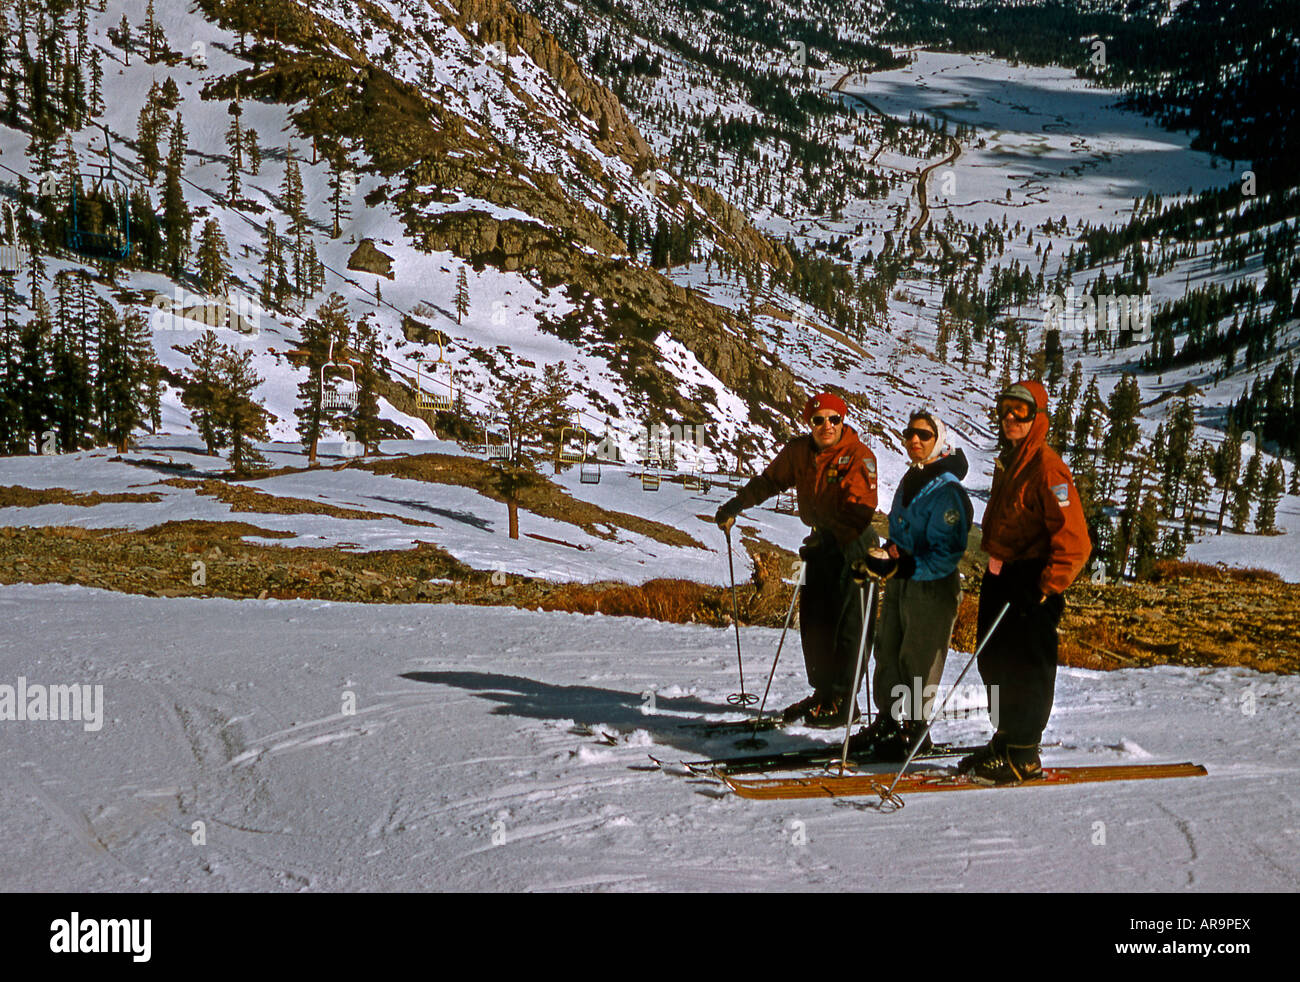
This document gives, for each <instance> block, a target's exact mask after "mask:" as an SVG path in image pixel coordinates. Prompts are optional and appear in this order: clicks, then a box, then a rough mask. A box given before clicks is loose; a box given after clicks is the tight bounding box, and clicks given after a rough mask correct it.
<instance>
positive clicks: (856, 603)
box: [799, 533, 866, 694]
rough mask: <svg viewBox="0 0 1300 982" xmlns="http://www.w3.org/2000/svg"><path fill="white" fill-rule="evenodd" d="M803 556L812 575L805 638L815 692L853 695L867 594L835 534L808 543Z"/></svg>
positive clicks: (803, 617)
mask: <svg viewBox="0 0 1300 982" xmlns="http://www.w3.org/2000/svg"><path fill="white" fill-rule="evenodd" d="M799 555H800V557H801V558H802V559H803V561H804V573H805V577H806V579H805V580H804V586H803V590H802V591H801V593H800V597H799V637H800V639H801V640H802V641H803V663H804V668H805V669H807V672H808V684H809V685H811V686H812V687H813V691H814V692H823V693H828V694H829V693H837V694H842V693H847V692H848V691H849V689H850V688H851V687H852V684H853V669H854V667H855V665H856V664H857V658H858V643H859V641H860V640H861V638H862V593H861V590H860V589H859V588H858V585H857V584H856V583H854V582H853V577H852V576H851V575H850V574H849V569H848V564H847V563H846V562H845V561H844V554H843V553H842V552H840V548H839V545H838V544H836V542H835V538H834V536H832V535H830V534H829V533H824V534H823V535H822V537H821V541H820V542H816V543H815V544H812V545H805V546H804V547H803V548H802V549H800V550H799ZM863 657H864V658H865V657H866V653H865V652H864V653H863ZM865 675H866V666H864V667H863V676H864V677H865ZM859 684H861V683H859Z"/></svg>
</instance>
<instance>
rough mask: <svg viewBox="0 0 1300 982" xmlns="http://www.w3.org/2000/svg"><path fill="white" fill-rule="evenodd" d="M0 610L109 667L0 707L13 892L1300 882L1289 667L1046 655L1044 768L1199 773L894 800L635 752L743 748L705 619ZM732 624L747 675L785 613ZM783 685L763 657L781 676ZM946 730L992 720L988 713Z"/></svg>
mask: <svg viewBox="0 0 1300 982" xmlns="http://www.w3.org/2000/svg"><path fill="white" fill-rule="evenodd" d="M0 606H3V608H4V609H5V611H6V612H7V613H8V616H7V618H6V620H7V621H8V622H9V623H10V624H11V625H12V629H11V630H9V631H7V632H6V634H5V637H4V639H3V640H2V641H0V684H6V685H17V683H18V677H19V676H23V677H25V678H26V680H27V682H28V683H29V684H42V685H50V684H72V683H78V684H85V685H92V686H93V685H102V686H103V690H102V698H103V703H102V707H103V717H102V726H101V727H100V728H98V729H97V730H94V731H88V730H87V729H86V727H85V725H84V724H83V723H78V722H75V721H69V722H50V721H45V722H5V723H3V724H0V725H3V727H4V728H5V739H4V741H3V743H0V789H3V793H0V822H2V823H3V825H4V827H5V829H6V830H7V831H6V835H5V836H4V839H3V843H2V844H0V882H3V883H4V884H5V885H6V887H7V888H8V889H11V890H69V891H86V890H125V891H137V890H185V891H191V890H213V891H238V890H269V891H336V890H398V891H405V890H475V891H479V890H506V891H553V890H568V891H574V890H592V891H627V890H642V891H660V890H685V891H697V890H732V891H736V890H746V891H748V890H772V891H788V890H814V891H844V890H854V891H857V890H872V891H879V890H884V891H895V890H924V891H960V890H970V891H983V892H1004V891H1010V892H1014V891H1040V890H1041V891H1098V892H1107V893H1109V892H1117V891H1118V892H1123V891H1141V892H1145V891H1160V892H1178V891H1187V890H1191V891H1230V892H1236V891H1248V892H1256V891H1288V892H1289V891H1293V890H1295V889H1296V888H1297V886H1300V881H1298V880H1297V872H1296V871H1297V869H1300V841H1298V840H1297V833H1296V828H1295V820H1294V816H1295V812H1296V808H1297V806H1298V805H1300V801H1297V798H1296V787H1297V765H1296V763H1295V759H1294V758H1295V755H1294V752H1293V749H1294V747H1295V744H1296V741H1297V738H1298V737H1300V733H1297V730H1296V726H1297V723H1296V721H1297V719H1300V717H1298V716H1297V714H1296V712H1295V702H1296V697H1297V692H1296V680H1295V679H1294V678H1293V677H1278V676H1264V675H1256V674H1254V673H1250V672H1245V671H1239V670H1198V669H1180V668H1159V669H1151V670H1133V671H1121V672H1110V673H1104V674H1097V673H1091V672H1086V671H1080V670H1072V669H1062V670H1061V673H1060V677H1059V680H1058V683H1057V700H1056V709H1055V712H1054V714H1053V717H1052V722H1051V724H1050V725H1049V727H1048V730H1047V733H1046V734H1045V737H1044V739H1045V741H1047V742H1048V743H1050V744H1054V745H1052V746H1049V747H1047V748H1046V749H1045V752H1044V761H1045V763H1049V764H1053V763H1054V764H1113V763H1125V762H1154V761H1167V762H1176V761H1183V760H1193V761H1197V762H1199V763H1203V764H1204V765H1205V766H1206V767H1207V769H1208V770H1209V776H1208V777H1201V778H1192V779H1183V780H1168V781H1152V782H1133V783H1123V784H1106V785H1091V786H1080V787H1073V788H1069V787H1067V788H1039V789H1022V790H995V791H986V792H975V793H967V794H960V795H923V796H916V797H914V798H912V799H909V800H908V802H907V807H906V808H905V809H904V810H902V811H900V812H896V813H894V814H889V815H886V814H879V813H877V812H874V811H871V810H866V809H864V808H863V807H862V805H863V803H864V801H862V800H857V799H848V800H842V801H840V802H837V803H832V802H829V801H796V802H761V801H745V800H742V799H739V798H737V797H735V796H734V795H731V794H730V793H728V792H726V791H725V789H723V788H722V786H721V785H720V784H719V783H718V782H716V781H713V780H709V779H689V778H685V777H680V776H676V777H675V776H670V775H668V774H664V773H660V772H657V771H653V770H646V769H645V767H646V765H648V764H649V763H650V762H649V760H648V758H647V754H648V753H653V754H655V755H656V756H659V757H665V758H668V759H669V760H676V759H680V758H687V759H689V758H695V757H700V756H709V755H713V754H715V753H731V752H734V751H733V748H732V746H731V740H730V739H726V738H724V739H714V740H705V739H701V738H699V737H698V735H692V734H691V733H690V732H689V731H684V730H682V729H681V728H680V727H679V726H678V724H679V723H680V722H681V721H682V720H683V719H686V718H691V717H696V716H699V715H708V716H711V717H715V718H721V717H724V716H727V715H729V714H730V713H729V710H730V707H728V706H727V703H726V694H727V693H728V692H730V691H732V690H733V688H734V687H735V651H734V648H732V647H731V645H732V640H731V637H730V634H729V633H728V632H727V631H725V630H716V629H707V628H695V627H675V626H669V625H662V624H657V623H654V622H650V621H628V620H624V619H619V620H610V619H607V618H602V617H599V616H580V615H570V614H535V613H529V612H526V611H513V610H495V609H487V608H479V607H475V608H460V607H453V606H437V607H427V606H418V605H412V606H404V607H399V608H392V609H385V608H383V607H378V606H368V605H367V606H352V605H346V604H342V605H331V604H322V603H313V602H302V601H295V602H284V603H281V602H258V601H246V602H241V603H238V604H237V605H236V604H234V603H231V602H227V601H189V600H170V601H168V600H152V599H145V598H139V597H122V596H118V595H113V594H106V593H100V592H97V591H90V590H85V589H82V588H77V587H62V586H44V587H29V586H14V587H3V588H0ZM742 633H743V638H744V643H745V651H746V655H747V658H748V659H749V666H748V667H750V670H751V671H754V672H756V671H757V670H758V668H759V666H760V665H762V664H763V663H764V662H766V660H767V659H768V658H770V656H771V654H772V652H773V650H774V649H775V646H776V635H777V633H778V632H776V631H771V630H745V631H744V632H742ZM89 639H94V640H93V645H88V644H87V641H88V640H89ZM964 661H965V656H962V657H958V656H957V655H956V654H954V655H953V656H952V657H951V658H950V660H949V666H948V672H947V676H946V678H947V680H948V681H952V680H953V679H955V677H956V673H957V671H959V670H960V665H961V663H964ZM803 686H804V682H803V671H802V666H800V665H798V658H797V657H791V658H789V659H783V665H782V667H781V668H780V669H778V672H777V677H776V681H775V683H774V686H773V700H774V701H775V702H776V703H777V704H778V705H779V704H783V703H784V702H786V701H790V700H793V699H795V698H798V697H799V696H801V695H802V694H803V691H804V688H803ZM652 693H653V695H652ZM936 727H937V728H936V734H937V735H942V736H943V737H944V738H947V739H957V740H962V741H969V740H972V739H975V738H978V737H980V736H981V735H986V734H987V732H988V728H987V721H986V720H985V719H984V718H982V716H980V715H976V716H972V717H970V718H967V719H960V720H947V721H941V722H940V723H938V724H936ZM1261 732H1265V733H1267V734H1268V738H1267V739H1261V738H1260V734H1261ZM594 733H607V734H610V735H611V736H612V740H613V745H608V744H607V743H606V742H605V741H602V740H601V739H600V738H599V737H597V736H595V735H593V734H594ZM584 734H585V735H584ZM832 736H833V734H832ZM828 738H829V737H828V736H827V735H824V734H823V735H817V734H814V733H812V732H804V733H794V734H789V735H786V736H781V737H773V739H772V743H771V746H772V747H773V748H776V747H786V746H796V745H806V744H807V743H808V742H809V741H812V740H817V739H821V740H825V739H828ZM198 823H202V824H201V825H200V824H198ZM200 831H201V832H202V834H203V835H202V841H203V842H204V844H202V845H198V844H196V839H197V833H198V832H200ZM919 843H924V846H923V847H921V846H920V845H918V844H919ZM900 855H905V856H907V857H908V860H907V862H899V861H898V857H899V856H900Z"/></svg>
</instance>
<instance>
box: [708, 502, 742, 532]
mask: <svg viewBox="0 0 1300 982" xmlns="http://www.w3.org/2000/svg"><path fill="white" fill-rule="evenodd" d="M744 510H745V509H744V506H742V505H741V503H740V501H739V499H737V498H732V499H731V500H730V501H727V502H724V503H723V504H722V505H721V506H720V507H719V508H718V513H717V514H716V515H714V516H713V520H714V521H715V522H716V523H717V525H718V528H720V529H722V531H724V532H725V531H727V530H728V529H729V528H731V526H732V525H734V524H736V516H737V515H739V514H740V513H741V512H742V511H744Z"/></svg>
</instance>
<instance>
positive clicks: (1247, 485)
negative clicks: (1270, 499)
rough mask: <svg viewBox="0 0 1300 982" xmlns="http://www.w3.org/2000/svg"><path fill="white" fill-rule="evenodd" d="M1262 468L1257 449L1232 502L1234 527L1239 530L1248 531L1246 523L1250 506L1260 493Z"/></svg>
mask: <svg viewBox="0 0 1300 982" xmlns="http://www.w3.org/2000/svg"><path fill="white" fill-rule="evenodd" d="M1262 470H1263V468H1262V466H1261V464H1260V459H1259V452H1258V451H1256V452H1255V453H1253V454H1251V455H1250V460H1249V461H1248V462H1247V464H1246V473H1245V474H1244V475H1243V476H1242V478H1241V483H1240V484H1238V485H1237V494H1236V497H1235V498H1234V499H1233V502H1232V527H1233V528H1234V529H1235V530H1236V531H1238V532H1244V531H1246V525H1247V524H1248V523H1249V521H1250V506H1251V502H1252V501H1253V500H1254V499H1255V497H1256V495H1258V493H1259V485H1260V478H1261V475H1262Z"/></svg>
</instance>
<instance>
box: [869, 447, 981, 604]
mask: <svg viewBox="0 0 1300 982" xmlns="http://www.w3.org/2000/svg"><path fill="white" fill-rule="evenodd" d="M966 466H967V465H966V458H965V455H964V454H962V453H961V451H960V450H958V451H957V452H956V453H955V454H951V455H948V456H945V457H943V458H940V460H939V461H936V462H935V463H934V464H931V465H928V466H927V468H926V469H927V470H930V469H934V470H935V471H937V473H936V474H935V476H934V477H931V478H930V479H929V480H928V481H927V482H926V483H925V485H924V486H923V487H922V488H921V489H920V490H919V491H917V492H916V494H915V495H914V496H913V497H912V498H911V500H910V501H909V502H908V503H907V504H906V505H905V504H903V501H904V498H905V497H906V495H905V494H904V484H905V483H907V482H904V481H900V482H899V485H898V488H897V489H895V491H894V502H893V505H892V507H891V508H890V510H889V539H890V541H891V542H893V543H894V544H895V545H897V546H898V548H899V549H901V550H902V551H904V552H907V553H910V554H911V555H912V557H913V558H914V559H915V560H916V571H915V572H914V573H913V574H912V579H914V580H941V579H943V578H944V577H946V576H949V575H951V574H952V572H953V571H954V570H956V568H957V563H958V562H960V561H961V557H962V556H963V555H964V554H965V552H966V541H967V538H968V536H969V535H970V527H971V522H972V520H973V519H974V517H975V510H974V509H973V508H972V507H971V503H970V496H969V495H967V494H966V489H965V488H964V487H962V486H961V476H962V475H964V474H965V472H966ZM954 471H960V472H961V473H960V474H957V473H954ZM927 476H928V475H927Z"/></svg>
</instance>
